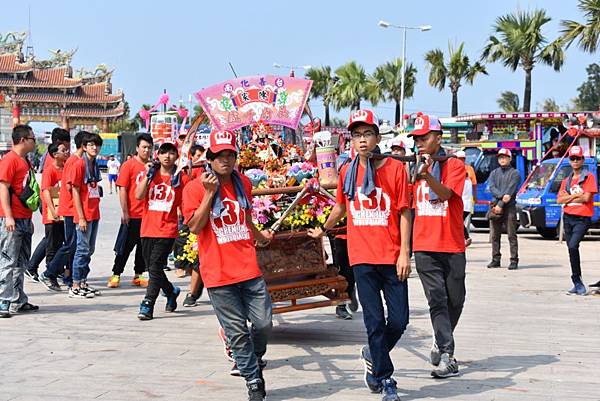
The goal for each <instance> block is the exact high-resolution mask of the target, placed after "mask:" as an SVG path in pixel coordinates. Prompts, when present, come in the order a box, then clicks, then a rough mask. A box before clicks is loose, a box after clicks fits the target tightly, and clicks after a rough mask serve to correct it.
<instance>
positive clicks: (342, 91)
mask: <svg viewBox="0 0 600 401" xmlns="http://www.w3.org/2000/svg"><path fill="white" fill-rule="evenodd" d="M335 75H336V77H337V79H336V82H335V84H334V85H333V88H332V91H331V93H332V99H331V100H332V101H331V104H332V105H333V107H334V108H335V110H336V111H340V110H341V109H343V108H346V107H349V108H350V109H351V110H358V109H360V102H361V101H362V100H365V99H366V87H367V84H368V75H367V73H366V72H365V69H364V68H363V66H362V65H360V64H358V63H357V62H356V61H350V62H348V63H346V64H344V65H342V66H340V67H338V68H337V69H336V70H335Z"/></svg>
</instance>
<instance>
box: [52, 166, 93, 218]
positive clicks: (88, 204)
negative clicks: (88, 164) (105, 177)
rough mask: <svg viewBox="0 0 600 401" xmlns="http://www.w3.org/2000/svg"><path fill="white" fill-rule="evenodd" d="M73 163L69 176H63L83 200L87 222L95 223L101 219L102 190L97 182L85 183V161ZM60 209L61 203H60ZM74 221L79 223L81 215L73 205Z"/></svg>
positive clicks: (82, 204)
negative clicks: (94, 221)
mask: <svg viewBox="0 0 600 401" xmlns="http://www.w3.org/2000/svg"><path fill="white" fill-rule="evenodd" d="M77 159H78V160H75V161H74V162H73V166H72V167H71V168H70V169H69V174H65V172H64V171H63V176H64V177H65V180H66V182H67V183H69V184H71V185H72V186H73V187H72V189H71V190H72V191H79V197H80V198H81V206H82V208H83V216H84V217H85V220H86V221H93V220H99V219H100V189H99V184H98V183H97V182H91V183H89V184H86V183H85V159H83V158H81V159H80V158H77ZM61 192H62V191H61ZM59 201H60V200H59ZM59 207H60V203H59ZM73 219H74V221H79V215H78V214H77V209H76V208H75V205H73Z"/></svg>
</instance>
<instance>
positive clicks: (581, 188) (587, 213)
mask: <svg viewBox="0 0 600 401" xmlns="http://www.w3.org/2000/svg"><path fill="white" fill-rule="evenodd" d="M567 180H568V178H565V179H564V180H563V181H562V182H561V183H560V190H559V192H562V191H565V190H566V187H567ZM578 181H579V176H577V177H573V178H572V179H571V194H573V195H574V194H582V193H585V192H589V193H590V194H592V196H590V200H589V201H588V202H586V203H578V202H573V203H567V204H565V206H564V209H563V211H564V212H565V213H567V214H572V215H575V216H584V217H592V216H593V215H594V194H595V193H597V192H598V184H597V183H596V177H594V174H591V173H588V175H587V177H586V178H585V181H583V183H582V184H581V185H579V184H578Z"/></svg>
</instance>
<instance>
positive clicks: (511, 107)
mask: <svg viewBox="0 0 600 401" xmlns="http://www.w3.org/2000/svg"><path fill="white" fill-rule="evenodd" d="M496 103H497V104H498V107H500V110H502V111H505V112H507V113H515V112H517V111H519V95H517V94H516V93H515V92H511V91H504V92H502V93H501V94H500V97H499V98H498V99H497V100H496Z"/></svg>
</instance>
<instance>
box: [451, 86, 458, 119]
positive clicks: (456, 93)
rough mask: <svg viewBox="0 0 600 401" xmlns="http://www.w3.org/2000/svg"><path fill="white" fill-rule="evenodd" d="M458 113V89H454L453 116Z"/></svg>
mask: <svg viewBox="0 0 600 401" xmlns="http://www.w3.org/2000/svg"><path fill="white" fill-rule="evenodd" d="M457 115H458V91H457V90H453V91H452V117H456V116H457Z"/></svg>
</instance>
